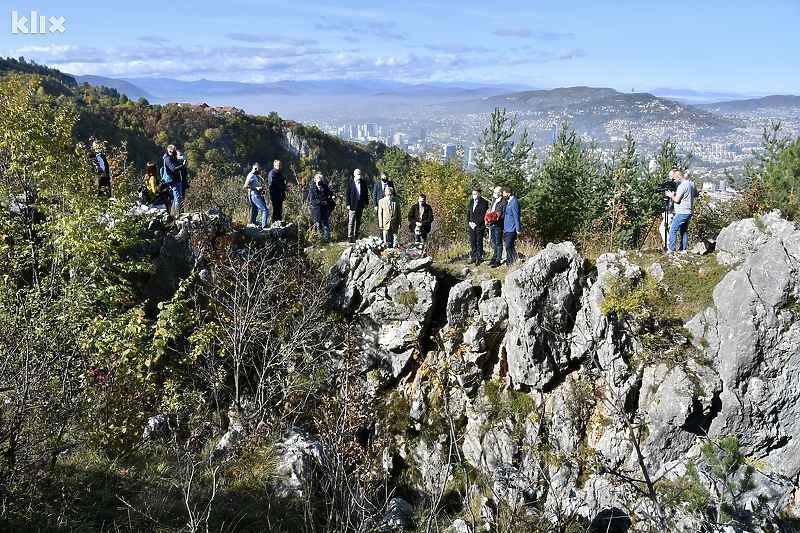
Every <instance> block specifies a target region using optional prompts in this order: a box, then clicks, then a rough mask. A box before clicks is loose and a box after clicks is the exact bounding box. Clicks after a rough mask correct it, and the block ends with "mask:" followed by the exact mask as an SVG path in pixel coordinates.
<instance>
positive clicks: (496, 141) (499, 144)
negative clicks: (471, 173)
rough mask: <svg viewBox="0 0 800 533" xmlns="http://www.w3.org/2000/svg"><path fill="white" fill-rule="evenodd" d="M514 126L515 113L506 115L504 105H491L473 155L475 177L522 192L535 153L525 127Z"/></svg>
mask: <svg viewBox="0 0 800 533" xmlns="http://www.w3.org/2000/svg"><path fill="white" fill-rule="evenodd" d="M517 129H518V124H517V117H516V115H513V116H509V114H508V112H507V111H506V109H503V110H500V108H499V107H496V108H495V109H494V111H493V112H492V116H491V118H490V120H489V125H488V126H487V127H486V128H485V129H484V130H483V135H482V136H481V140H480V146H479V147H478V150H477V153H476V155H475V167H476V172H475V174H476V175H475V177H476V179H477V181H478V183H480V184H481V185H483V186H485V187H489V186H497V185H501V186H504V187H511V189H512V190H513V191H514V193H515V194H516V195H517V196H523V194H524V191H525V190H527V188H528V184H529V179H530V177H531V174H532V168H533V163H534V159H535V154H533V153H532V150H533V142H532V141H529V140H528V130H527V129H524V128H523V130H522V131H521V132H518V131H517Z"/></svg>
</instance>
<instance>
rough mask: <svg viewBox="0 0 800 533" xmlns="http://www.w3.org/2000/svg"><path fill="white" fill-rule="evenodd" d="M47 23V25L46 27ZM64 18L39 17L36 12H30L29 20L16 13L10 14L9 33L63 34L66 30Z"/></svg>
mask: <svg viewBox="0 0 800 533" xmlns="http://www.w3.org/2000/svg"><path fill="white" fill-rule="evenodd" d="M48 22H49V25H48ZM65 22H66V20H65V19H64V17H58V18H56V17H50V18H48V17H47V16H46V15H40V14H39V13H38V12H37V11H31V13H30V19H29V18H28V17H26V16H24V15H23V16H19V13H17V12H16V11H12V12H11V33H13V34H14V35H17V34H20V33H22V34H25V35H27V34H29V33H30V34H37V33H38V34H46V33H47V32H50V33H55V32H58V33H64V31H65V30H66V28H65V27H64V23H65Z"/></svg>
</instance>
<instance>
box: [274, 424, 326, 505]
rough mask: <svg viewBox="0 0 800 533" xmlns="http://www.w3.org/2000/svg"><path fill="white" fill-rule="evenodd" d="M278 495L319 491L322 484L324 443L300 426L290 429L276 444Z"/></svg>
mask: <svg viewBox="0 0 800 533" xmlns="http://www.w3.org/2000/svg"><path fill="white" fill-rule="evenodd" d="M275 453H276V461H277V464H276V466H275V474H274V486H275V494H277V495H278V496H279V497H282V498H290V497H302V496H304V495H307V494H313V493H315V492H316V491H317V490H318V489H319V487H320V486H321V485H322V482H323V479H322V478H321V477H320V476H321V474H320V472H321V471H322V469H321V466H322V464H323V461H325V460H326V454H325V451H324V449H323V446H322V443H321V442H320V441H319V440H317V439H316V438H314V437H312V436H311V435H310V434H308V433H307V432H305V431H303V430H302V429H300V428H297V427H291V428H289V429H287V430H286V432H285V433H284V434H283V437H281V439H280V440H279V441H278V442H277V443H275Z"/></svg>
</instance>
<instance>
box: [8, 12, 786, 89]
mask: <svg viewBox="0 0 800 533" xmlns="http://www.w3.org/2000/svg"><path fill="white" fill-rule="evenodd" d="M4 5H5V6H6V9H5V12H3V11H0V16H2V17H3V18H5V23H4V24H3V25H2V26H0V28H4V29H2V30H0V55H2V56H3V57H6V56H10V57H20V56H24V57H25V58H26V59H28V60H35V61H36V62H37V63H42V64H46V65H48V66H52V67H56V68H59V69H61V70H63V71H65V72H69V73H71V74H76V75H85V74H95V75H100V76H109V77H117V78H131V77H169V78H177V79H184V80H196V79H201V78H206V79H210V80H231V81H253V82H262V81H277V80H317V79H363V78H368V79H388V80H396V81H402V82H408V83H423V82H430V81H442V82H452V81H461V82H476V83H517V84H522V85H527V86H531V87H538V88H554V87H567V86H575V85H588V86H593V87H611V88H614V89H617V90H619V91H624V92H628V91H631V90H632V89H635V90H636V91H637V92H640V91H649V90H653V89H656V88H659V87H670V88H682V89H693V90H697V91H720V92H732V93H741V94H750V95H763V94H795V95H800V69H799V68H797V62H798V59H797V57H798V52H800V39H798V37H797V34H798V26H800V0H765V1H764V2H754V1H752V0H727V1H721V0H691V1H690V0H661V1H651V0H637V1H629V0H622V1H618V0H614V1H611V2H598V1H588V0H587V1H584V0H580V1H573V0H561V1H548V2H542V1H539V0H495V1H492V0H482V1H473V0H461V1H459V2H455V1H452V0H451V1H450V2H440V1H417V0H408V1H405V2H382V1H380V0H371V1H362V0H326V1H322V0H300V1H297V0H293V1H285V0H231V1H228V2H225V3H222V2H208V1H203V0H200V1H196V2H186V1H182V0H173V1H169V2H157V1H153V0H126V1H123V2H112V1H110V0H106V1H103V2H99V1H96V0H88V1H83V2H80V3H77V2H71V1H64V0H59V1H56V0H7V1H5V2H4ZM456 6H457V7H456ZM14 11H16V16H15V15H14V14H13V12H14ZM31 11H36V12H37V18H38V17H40V16H42V15H44V16H45V17H46V21H47V27H48V29H47V30H45V34H40V33H37V34H33V33H31V23H30V21H29V20H28V22H27V24H25V23H23V22H22V18H23V17H25V18H26V19H30V18H31V16H30V14H31ZM51 17H53V19H55V20H58V19H60V18H61V17H63V23H62V24H61V25H62V26H63V29H64V31H63V33H62V32H60V31H58V28H57V27H56V28H55V29H54V30H53V32H51V31H50V27H51V23H50V22H49V19H50V18H51ZM23 28H25V29H27V30H28V33H27V34H25V33H23ZM14 31H16V33H14Z"/></svg>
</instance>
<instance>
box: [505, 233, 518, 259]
mask: <svg viewBox="0 0 800 533" xmlns="http://www.w3.org/2000/svg"><path fill="white" fill-rule="evenodd" d="M516 240H517V232H516V231H507V232H506V264H507V265H510V264H511V263H513V262H514V261H516V260H517V251H516V250H515V249H514V241H516Z"/></svg>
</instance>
